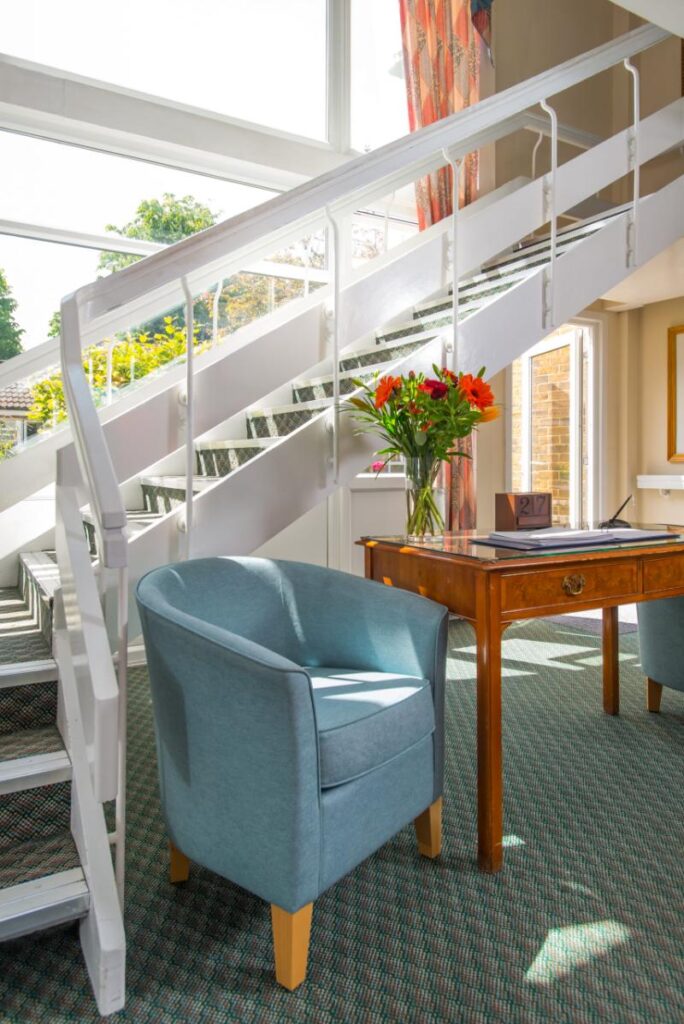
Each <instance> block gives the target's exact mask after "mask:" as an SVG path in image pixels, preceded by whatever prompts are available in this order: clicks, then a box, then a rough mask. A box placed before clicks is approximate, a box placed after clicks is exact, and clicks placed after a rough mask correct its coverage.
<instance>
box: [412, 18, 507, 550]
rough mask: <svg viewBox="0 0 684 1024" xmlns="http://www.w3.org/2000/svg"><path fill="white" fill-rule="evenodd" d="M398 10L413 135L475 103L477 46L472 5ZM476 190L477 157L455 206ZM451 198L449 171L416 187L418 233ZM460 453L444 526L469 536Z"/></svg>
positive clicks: (467, 470) (469, 507) (471, 485)
mask: <svg viewBox="0 0 684 1024" xmlns="http://www.w3.org/2000/svg"><path fill="white" fill-rule="evenodd" d="M480 6H482V5H480ZM490 6H491V3H490V4H489V5H488V7H487V10H488V9H489V7H490ZM399 8H400V12H401V34H402V40H403V45H404V69H405V73H406V90H407V94H408V108H409V126H410V128H411V131H412V132H413V131H416V129H418V128H424V127H426V126H427V125H429V124H432V123H433V122H434V121H438V120H440V118H442V117H447V116H448V115H449V114H455V113H458V111H459V110H463V109H464V107H468V106H470V105H471V104H472V103H477V101H478V99H479V84H480V45H481V44H480V42H479V37H478V35H477V34H476V31H475V28H474V27H473V21H472V18H471V0H399ZM481 27H482V28H484V25H483V26H478V31H479V30H480V28H481ZM477 186H478V159H477V153H470V154H469V155H468V157H467V158H466V159H465V161H464V165H463V168H462V171H461V178H460V182H459V205H460V206H465V204H466V203H470V202H472V201H473V199H475V198H476V195H477ZM451 196H452V184H451V168H450V167H444V168H441V169H440V170H438V171H435V172H434V173H433V174H430V175H428V176H427V177H426V178H423V179H422V180H421V181H419V182H417V184H416V204H417V207H418V225H419V227H420V229H421V231H422V230H423V228H426V227H429V226H430V225H431V224H436V223H437V221H440V220H442V218H443V217H448V216H449V215H450V214H451V212H452V211H451ZM476 369H477V368H475V370H476ZM459 449H460V451H462V452H465V453H466V454H467V455H469V456H470V458H455V459H452V461H451V465H450V466H449V467H447V474H446V476H447V484H448V491H449V507H448V509H447V519H448V522H447V525H448V527H449V529H452V530H469V529H475V525H476V511H477V510H476V503H475V446H474V443H473V438H472V436H471V437H468V438H464V439H463V440H462V441H461V442H460V443H459Z"/></svg>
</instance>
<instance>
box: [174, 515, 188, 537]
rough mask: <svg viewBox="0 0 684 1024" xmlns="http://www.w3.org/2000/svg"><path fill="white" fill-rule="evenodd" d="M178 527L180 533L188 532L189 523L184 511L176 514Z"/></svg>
mask: <svg viewBox="0 0 684 1024" xmlns="http://www.w3.org/2000/svg"><path fill="white" fill-rule="evenodd" d="M176 529H177V530H178V532H179V533H187V532H188V524H187V520H186V518H185V514H184V513H183V512H179V513H178V515H177V516H176Z"/></svg>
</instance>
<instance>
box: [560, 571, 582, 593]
mask: <svg viewBox="0 0 684 1024" xmlns="http://www.w3.org/2000/svg"><path fill="white" fill-rule="evenodd" d="M586 582H587V581H586V580H585V578H584V576H582V574H581V573H575V574H573V575H572V576H564V577H563V582H562V583H561V587H562V588H563V593H565V594H567V595H568V597H577V595H578V594H581V593H582V591H583V590H584V584H585V583H586Z"/></svg>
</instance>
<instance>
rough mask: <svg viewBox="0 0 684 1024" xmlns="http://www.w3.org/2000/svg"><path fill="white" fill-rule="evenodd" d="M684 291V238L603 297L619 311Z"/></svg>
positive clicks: (677, 296) (674, 295) (678, 295)
mask: <svg viewBox="0 0 684 1024" xmlns="http://www.w3.org/2000/svg"><path fill="white" fill-rule="evenodd" d="M681 295H684V238H680V240H679V241H678V242H675V244H674V245H671V246H670V248H669V249H665V250H664V251H663V252H661V253H659V254H658V255H657V256H656V257H654V259H652V260H651V261H650V263H645V264H644V266H643V267H640V268H639V270H637V271H635V273H634V274H631V275H630V276H629V277H626V278H625V280H624V281H621V282H620V284H619V285H617V287H615V288H611V290H610V291H609V292H606V294H605V295H603V296H602V298H603V299H604V300H605V301H606V302H610V303H611V304H612V303H615V304H616V305H615V306H612V307H611V308H613V309H615V310H616V312H617V311H619V310H623V309H636V308H637V307H638V306H645V305H647V303H649V302H662V301H663V300H664V299H675V298H679V297H680V296H681Z"/></svg>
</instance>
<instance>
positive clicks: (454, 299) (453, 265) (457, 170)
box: [442, 149, 463, 373]
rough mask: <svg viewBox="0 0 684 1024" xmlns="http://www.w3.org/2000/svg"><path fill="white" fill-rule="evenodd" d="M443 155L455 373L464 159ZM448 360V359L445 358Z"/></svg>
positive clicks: (455, 367) (456, 367)
mask: <svg viewBox="0 0 684 1024" xmlns="http://www.w3.org/2000/svg"><path fill="white" fill-rule="evenodd" d="M442 156H443V157H444V160H445V161H446V163H448V164H449V166H450V167H451V236H450V239H449V248H448V249H447V259H448V260H449V270H450V272H451V321H452V340H451V343H450V345H449V346H447V347H446V352H447V353H448V354H449V356H450V358H449V360H448V362H449V363H450V364H451V370H452V372H453V373H458V372H459V365H458V363H459V359H458V328H459V309H458V306H459V296H458V279H459V266H458V218H459V201H460V187H459V186H460V180H461V164H462V163H463V160H462V158H461V157H457V158H456V159H455V160H454V159H452V158H451V156H450V154H449V150H448V149H443V150H442ZM444 361H445V362H447V360H446V359H445V360H444Z"/></svg>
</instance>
